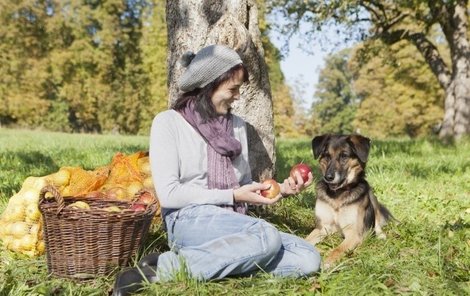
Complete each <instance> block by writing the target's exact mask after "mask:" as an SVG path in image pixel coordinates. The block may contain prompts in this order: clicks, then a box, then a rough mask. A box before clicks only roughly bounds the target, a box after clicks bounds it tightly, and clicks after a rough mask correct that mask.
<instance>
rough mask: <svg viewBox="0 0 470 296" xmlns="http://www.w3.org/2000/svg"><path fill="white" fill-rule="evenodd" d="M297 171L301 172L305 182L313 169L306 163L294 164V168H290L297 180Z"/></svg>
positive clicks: (292, 175)
mask: <svg viewBox="0 0 470 296" xmlns="http://www.w3.org/2000/svg"><path fill="white" fill-rule="evenodd" d="M296 171H297V172H299V174H300V176H301V177H302V180H304V183H305V182H307V181H308V173H310V172H311V171H312V170H311V169H310V167H309V166H308V165H306V164H305V163H299V164H296V165H294V166H293V167H292V169H291V170H290V176H291V177H292V178H293V179H294V180H297V178H296V177H295V172H296Z"/></svg>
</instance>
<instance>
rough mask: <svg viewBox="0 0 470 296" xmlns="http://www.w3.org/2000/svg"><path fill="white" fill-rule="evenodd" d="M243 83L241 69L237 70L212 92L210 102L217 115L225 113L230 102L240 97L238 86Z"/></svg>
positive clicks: (230, 104)
mask: <svg viewBox="0 0 470 296" xmlns="http://www.w3.org/2000/svg"><path fill="white" fill-rule="evenodd" d="M242 84H243V71H242V70H239V71H238V72H237V73H236V74H235V76H233V78H232V79H230V80H227V81H225V82H224V83H222V84H221V85H219V87H218V88H217V89H216V90H215V91H214V93H213V94H212V98H211V100H212V104H214V107H215V112H216V113H217V114H218V115H225V114H227V113H228V112H229V110H230V109H231V108H232V103H233V102H234V101H235V100H238V99H239V98H240V86H241V85H242Z"/></svg>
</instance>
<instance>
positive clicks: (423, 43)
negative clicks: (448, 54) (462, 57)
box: [377, 30, 451, 89]
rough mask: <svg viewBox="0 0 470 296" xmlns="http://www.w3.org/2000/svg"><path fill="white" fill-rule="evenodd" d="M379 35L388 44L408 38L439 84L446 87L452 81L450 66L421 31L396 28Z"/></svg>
mask: <svg viewBox="0 0 470 296" xmlns="http://www.w3.org/2000/svg"><path fill="white" fill-rule="evenodd" d="M377 37H378V38H380V39H381V40H382V41H383V42H385V43H386V44H394V43H397V42H399V41H401V40H407V41H410V42H411V43H413V44H414V45H415V46H416V48H417V49H418V51H419V52H420V53H421V55H422V56H423V57H424V60H425V61H426V62H427V63H428V65H429V67H430V68H431V70H432V72H433V73H434V75H435V76H436V77H437V79H438V81H439V84H440V85H441V86H442V87H443V88H444V89H446V88H447V87H448V85H449V83H450V81H451V72H450V71H449V67H448V66H447V65H446V63H445V62H444V60H443V59H442V56H441V55H440V53H439V51H438V49H437V47H436V46H434V44H432V42H431V41H429V39H427V38H426V35H424V34H423V33H421V32H417V33H416V32H415V33H412V32H409V31H407V30H395V31H392V32H389V31H384V32H382V33H381V34H380V35H378V36H377Z"/></svg>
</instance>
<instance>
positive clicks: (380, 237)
mask: <svg viewBox="0 0 470 296" xmlns="http://www.w3.org/2000/svg"><path fill="white" fill-rule="evenodd" d="M377 237H378V238H379V239H386V238H387V236H386V235H385V233H383V232H381V233H377Z"/></svg>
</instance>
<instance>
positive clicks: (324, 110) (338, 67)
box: [312, 50, 358, 133]
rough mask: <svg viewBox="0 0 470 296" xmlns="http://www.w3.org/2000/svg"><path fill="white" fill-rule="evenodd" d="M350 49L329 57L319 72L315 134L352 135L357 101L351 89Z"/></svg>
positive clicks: (314, 109) (314, 110) (314, 108)
mask: <svg viewBox="0 0 470 296" xmlns="http://www.w3.org/2000/svg"><path fill="white" fill-rule="evenodd" d="M349 60H350V54H349V50H342V51H340V52H338V53H336V54H333V55H330V56H329V57H327V58H326V61H325V66H324V67H323V69H322V70H321V71H320V76H319V81H318V84H317V87H316V89H317V91H316V92H315V95H314V96H315V99H316V100H317V101H315V102H314V103H313V104H312V120H313V126H314V127H315V128H314V132H315V133H351V132H353V131H354V128H353V125H352V122H353V119H354V116H355V113H356V108H357V103H358V99H357V97H356V94H355V92H354V89H353V87H352V84H353V81H352V73H351V71H350V70H349V68H348V64H349Z"/></svg>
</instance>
